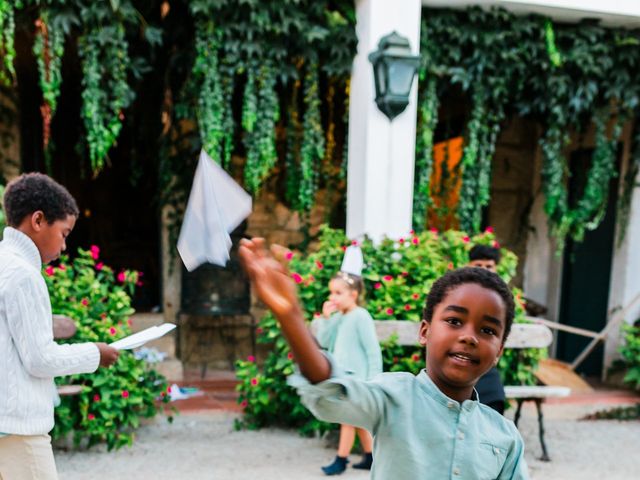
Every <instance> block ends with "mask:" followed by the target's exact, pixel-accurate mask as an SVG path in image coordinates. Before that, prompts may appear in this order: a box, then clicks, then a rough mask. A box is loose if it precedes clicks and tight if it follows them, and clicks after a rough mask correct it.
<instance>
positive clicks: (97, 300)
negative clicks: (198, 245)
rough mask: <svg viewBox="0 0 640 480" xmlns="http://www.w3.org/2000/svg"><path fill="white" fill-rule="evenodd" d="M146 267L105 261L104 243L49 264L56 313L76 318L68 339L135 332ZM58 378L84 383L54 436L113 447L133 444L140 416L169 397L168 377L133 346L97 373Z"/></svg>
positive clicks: (66, 400)
mask: <svg viewBox="0 0 640 480" xmlns="http://www.w3.org/2000/svg"><path fill="white" fill-rule="evenodd" d="M140 276H141V273H139V272H136V271H133V270H123V271H120V272H118V273H117V274H116V273H115V272H114V271H113V270H112V269H111V268H110V267H108V266H106V265H105V264H104V263H103V262H101V261H100V249H99V248H98V247H97V246H92V247H91V249H90V250H82V249H79V250H78V255H77V257H76V258H75V259H74V260H73V261H71V262H70V261H69V258H68V257H66V256H63V257H62V258H61V260H60V263H59V265H58V266H52V265H49V266H47V267H46V268H45V269H44V278H45V281H46V283H47V286H48V288H49V295H50V296H51V306H52V308H53V312H54V313H58V314H62V315H66V316H68V317H71V318H73V319H74V320H75V322H76V325H77V327H78V331H77V332H76V334H75V335H74V336H73V338H71V339H70V340H69V342H70V343H77V342H106V343H111V342H113V341H115V340H117V339H119V338H122V337H124V336H126V335H129V334H130V333H131V329H130V324H129V319H128V318H129V317H130V316H131V315H132V314H133V313H134V310H133V308H131V297H130V295H132V294H133V292H134V289H135V287H136V285H137V284H139V283H140ZM56 382H57V383H58V384H69V383H71V384H74V385H82V386H83V390H82V393H81V394H80V395H76V396H71V397H62V401H61V404H60V405H59V406H58V407H57V408H56V410H55V417H56V422H55V428H54V430H53V433H52V435H53V437H54V438H55V437H63V436H65V435H67V434H68V433H69V432H73V437H74V443H75V444H76V445H78V444H79V443H80V442H81V441H82V440H83V439H86V441H87V443H88V446H91V445H94V444H96V443H99V442H103V441H105V442H106V443H107V446H108V448H109V449H112V448H119V447H121V446H123V445H127V444H128V445H130V444H131V443H132V442H133V438H134V434H133V430H134V429H135V428H137V427H138V426H139V424H140V418H141V417H153V416H154V415H155V414H156V413H157V412H158V408H159V407H158V402H157V400H158V399H161V400H162V402H165V403H166V402H168V401H169V398H168V395H167V384H166V380H165V379H164V377H162V376H161V375H159V374H158V373H157V372H156V371H155V370H153V369H151V368H150V367H149V366H148V364H147V362H145V361H144V360H142V359H137V358H136V357H134V355H133V354H132V353H131V352H128V351H122V352H121V353H120V357H119V358H118V361H117V362H116V363H115V364H114V365H113V366H111V367H110V368H99V369H98V370H97V372H95V373H92V374H82V375H71V376H68V377H61V378H58V379H56Z"/></svg>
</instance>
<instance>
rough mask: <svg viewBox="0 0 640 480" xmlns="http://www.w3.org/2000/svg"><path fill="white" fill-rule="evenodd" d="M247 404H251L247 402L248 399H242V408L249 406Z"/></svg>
mask: <svg viewBox="0 0 640 480" xmlns="http://www.w3.org/2000/svg"><path fill="white" fill-rule="evenodd" d="M247 405H249V404H248V403H247V401H246V400H242V401H241V402H240V406H241V407H242V408H247Z"/></svg>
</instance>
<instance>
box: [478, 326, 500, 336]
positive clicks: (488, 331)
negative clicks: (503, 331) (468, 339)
mask: <svg viewBox="0 0 640 480" xmlns="http://www.w3.org/2000/svg"><path fill="white" fill-rule="evenodd" d="M481 331H482V333H486V334H487V335H497V334H498V332H496V331H495V330H494V329H493V328H490V327H483V328H482V330H481Z"/></svg>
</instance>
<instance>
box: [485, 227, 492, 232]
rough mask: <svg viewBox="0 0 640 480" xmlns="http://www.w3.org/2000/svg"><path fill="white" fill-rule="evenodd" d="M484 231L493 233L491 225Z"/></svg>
mask: <svg viewBox="0 0 640 480" xmlns="http://www.w3.org/2000/svg"><path fill="white" fill-rule="evenodd" d="M484 231H485V232H486V233H493V227H487V228H486V229H485V230H484Z"/></svg>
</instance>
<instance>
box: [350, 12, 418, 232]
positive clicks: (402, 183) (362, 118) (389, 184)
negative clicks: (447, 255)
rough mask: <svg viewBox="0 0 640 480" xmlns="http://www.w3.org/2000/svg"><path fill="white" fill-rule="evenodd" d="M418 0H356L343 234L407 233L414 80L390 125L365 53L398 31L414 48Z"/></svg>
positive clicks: (409, 210)
mask: <svg viewBox="0 0 640 480" xmlns="http://www.w3.org/2000/svg"><path fill="white" fill-rule="evenodd" d="M420 10H421V5H420V0H394V1H389V0H356V15H357V25H356V31H357V35H358V52H357V55H356V57H355V59H354V63H353V71H352V75H351V86H350V100H349V101H350V105H349V164H348V171H347V235H348V236H349V238H360V237H362V236H363V235H368V236H369V237H371V238H373V239H376V240H378V239H381V238H382V237H383V236H388V237H391V238H398V237H401V236H406V235H407V233H408V232H409V230H411V215H412V204H413V170H414V158H415V135H416V106H417V83H418V82H417V79H414V83H413V87H412V91H411V95H410V97H409V100H410V103H409V105H408V106H407V108H406V110H405V111H404V112H403V113H401V114H400V115H398V116H397V117H396V118H395V119H394V120H393V122H390V121H389V119H388V118H387V117H386V116H385V115H384V114H383V113H382V112H380V111H379V110H378V107H377V106H376V104H375V102H374V98H375V87H374V80H373V67H372V65H371V62H370V61H369V58H368V56H369V54H370V53H371V52H373V51H375V50H377V48H378V42H379V41H380V38H382V37H383V36H385V35H387V34H389V33H391V32H392V31H394V30H395V31H396V32H398V33H399V34H400V35H402V36H404V37H407V38H408V39H409V44H410V45H411V50H412V52H413V53H414V54H417V53H419V48H420V15H421V11H420Z"/></svg>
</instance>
